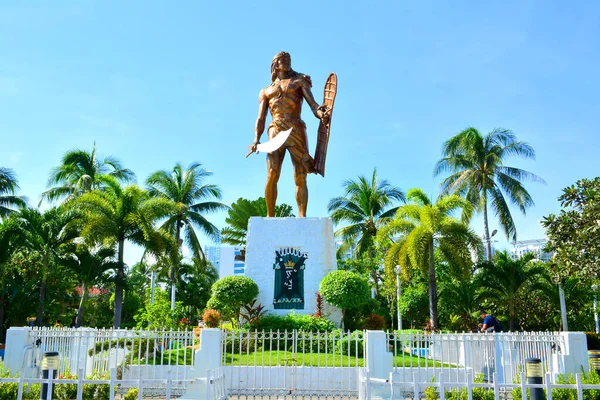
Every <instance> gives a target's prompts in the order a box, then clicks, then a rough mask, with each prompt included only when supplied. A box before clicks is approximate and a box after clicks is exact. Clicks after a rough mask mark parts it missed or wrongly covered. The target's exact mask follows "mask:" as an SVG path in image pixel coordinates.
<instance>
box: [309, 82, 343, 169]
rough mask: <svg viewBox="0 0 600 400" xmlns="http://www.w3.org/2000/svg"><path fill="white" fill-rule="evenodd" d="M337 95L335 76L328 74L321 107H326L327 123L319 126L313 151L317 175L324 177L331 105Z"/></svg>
mask: <svg viewBox="0 0 600 400" xmlns="http://www.w3.org/2000/svg"><path fill="white" fill-rule="evenodd" d="M336 94H337V75H336V74H334V73H333V72H332V73H331V74H329V77H328V78H327V82H325V90H324V99H323V106H325V107H326V109H327V112H328V113H329V121H328V122H327V123H326V124H324V123H323V122H321V123H320V124H319V130H318V135H317V148H316V150H315V157H314V160H315V169H316V171H317V173H318V174H321V176H325V159H326V157H327V145H328V144H329V132H330V129H331V115H332V113H333V104H334V103H335V95H336Z"/></svg>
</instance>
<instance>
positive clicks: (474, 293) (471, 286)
mask: <svg viewBox="0 0 600 400" xmlns="http://www.w3.org/2000/svg"><path fill="white" fill-rule="evenodd" d="M480 293H481V290H480V287H479V285H478V283H477V282H476V281H475V280H474V279H472V278H471V277H469V278H466V279H457V278H449V280H447V281H445V282H443V283H442V284H440V300H441V301H443V302H444V304H445V305H446V308H447V309H448V310H449V311H450V312H451V313H452V314H455V315H458V316H460V319H461V321H462V324H461V325H462V328H463V329H466V330H470V329H472V328H473V327H474V326H476V321H475V318H474V314H475V313H477V311H478V309H479V308H480V306H481V303H480V297H481V296H480Z"/></svg>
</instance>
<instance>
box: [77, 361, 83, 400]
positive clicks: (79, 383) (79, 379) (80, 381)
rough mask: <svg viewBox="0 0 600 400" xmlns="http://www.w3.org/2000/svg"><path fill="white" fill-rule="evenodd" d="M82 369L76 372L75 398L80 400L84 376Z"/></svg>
mask: <svg viewBox="0 0 600 400" xmlns="http://www.w3.org/2000/svg"><path fill="white" fill-rule="evenodd" d="M84 371H85V370H84V369H81V368H80V369H79V373H78V374H77V400H81V399H82V398H83V377H84V374H85V372H84Z"/></svg>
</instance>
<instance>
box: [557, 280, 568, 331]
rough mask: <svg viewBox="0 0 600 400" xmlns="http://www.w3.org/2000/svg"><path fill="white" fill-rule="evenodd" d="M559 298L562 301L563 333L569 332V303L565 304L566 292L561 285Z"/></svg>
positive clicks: (559, 286)
mask: <svg viewBox="0 0 600 400" xmlns="http://www.w3.org/2000/svg"><path fill="white" fill-rule="evenodd" d="M558 296H559V301H560V318H561V320H562V329H563V332H568V331H569V324H568V323H567V303H566V302H565V291H564V290H563V287H562V284H560V283H559V284H558Z"/></svg>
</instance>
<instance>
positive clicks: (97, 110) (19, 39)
mask: <svg viewBox="0 0 600 400" xmlns="http://www.w3.org/2000/svg"><path fill="white" fill-rule="evenodd" d="M0 49H2V53H1V56H0V59H1V62H0V135H1V136H0V137H1V142H0V143H1V144H0V165H1V166H5V167H10V168H13V169H14V170H15V172H16V173H17V175H18V178H19V182H20V186H21V194H24V195H26V196H28V197H29V198H30V199H31V203H32V204H34V205H35V204H37V202H38V199H39V195H40V193H41V192H42V191H43V190H44V189H45V183H46V180H47V177H48V173H49V171H50V169H51V168H52V167H54V166H56V165H58V163H59V160H60V158H61V156H62V155H63V154H64V153H65V152H66V151H67V150H69V149H72V148H75V147H79V148H83V149H87V150H91V148H92V145H93V143H94V141H95V142H96V144H97V147H98V152H99V153H100V154H103V155H114V156H116V157H118V158H119V159H120V160H121V161H122V162H123V164H124V165H125V166H126V167H128V168H130V169H132V170H134V171H135V173H136V174H137V176H138V182H139V183H141V184H143V182H144V180H145V179H146V177H147V176H148V175H149V174H150V173H151V172H153V171H155V170H158V169H171V168H172V167H173V165H174V164H175V163H176V162H181V163H183V164H186V165H187V164H189V163H190V162H193V161H199V162H201V163H202V164H203V165H204V166H205V167H206V168H207V169H209V170H211V171H213V172H214V176H213V177H212V178H211V179H210V182H213V183H216V184H218V185H219V186H220V187H221V189H222V190H223V194H224V196H223V201H224V202H225V203H227V204H231V203H232V202H233V201H235V200H236V199H237V198H239V197H246V198H251V199H252V198H257V197H259V196H262V195H263V190H264V189H263V188H264V182H265V177H266V163H265V157H264V155H262V154H261V155H259V156H256V155H254V156H252V157H249V158H248V159H245V158H244V154H245V152H246V150H247V149H246V146H247V145H248V144H250V143H251V142H252V139H253V128H254V123H255V120H256V115H257V107H258V92H259V90H260V89H261V88H263V87H264V86H266V85H268V84H269V83H270V72H269V66H270V62H271V58H272V57H273V55H274V54H275V53H277V52H279V51H281V50H285V51H288V52H290V53H291V55H292V66H293V68H294V69H295V70H297V71H300V72H303V73H306V74H308V75H310V76H311V77H312V80H313V84H314V88H313V89H314V94H315V97H316V99H317V101H319V102H320V101H321V99H322V87H323V84H324V81H325V79H326V77H327V75H328V74H329V73H330V72H332V71H333V72H336V73H337V75H338V79H339V91H338V97H337V100H336V109H335V112H334V115H333V122H332V136H331V140H330V147H329V152H328V159H327V170H326V177H325V178H321V177H320V176H315V175H310V176H309V191H310V195H309V196H310V197H309V205H308V215H309V216H326V215H327V203H328V201H329V199H331V198H332V197H334V196H338V195H340V194H341V184H342V182H343V181H344V180H345V179H354V178H356V177H357V176H359V175H367V176H369V175H371V173H372V171H373V168H375V167H376V168H377V170H378V174H379V176H380V177H382V178H386V179H388V180H389V181H391V183H393V184H394V185H397V186H399V187H401V188H402V189H404V190H408V189H410V188H413V187H420V188H423V189H424V190H425V191H427V192H428V193H430V194H431V195H433V196H435V195H437V193H438V187H439V182H440V179H434V178H433V177H432V170H433V165H434V163H435V162H436V161H437V159H438V158H439V157H440V151H441V145H442V143H443V142H444V141H445V140H447V139H448V138H449V137H451V136H452V135H453V134H455V133H457V132H459V131H460V130H462V129H464V128H466V127H467V126H469V125H472V126H474V127H476V128H478V129H479V130H481V131H483V132H487V131H489V130H491V129H493V128H494V127H503V128H508V129H511V130H513V131H514V132H515V133H516V135H517V136H518V138H519V139H521V140H524V141H527V142H529V143H530V144H531V145H532V146H533V147H534V148H535V149H536V151H537V160H536V161H520V160H516V161H510V164H512V165H515V166H518V167H522V168H525V169H527V170H529V171H532V172H534V173H536V174H538V175H540V176H541V177H543V178H544V179H545V180H546V181H547V185H540V184H530V185H529V186H528V187H529V188H530V193H531V194H532V196H533V198H534V200H535V202H536V206H535V207H534V208H532V209H530V210H529V211H528V213H527V216H522V215H520V214H519V213H518V212H517V210H515V211H514V216H515V219H516V223H517V229H518V232H519V237H520V239H534V238H540V237H543V235H544V233H543V229H542V228H541V226H540V225H539V223H538V221H539V220H540V219H541V218H542V216H544V215H547V214H548V213H551V212H555V211H557V210H558V203H557V200H556V198H557V197H558V196H559V195H560V192H561V189H562V188H563V187H565V186H567V185H570V184H572V183H574V182H575V181H576V180H577V179H579V178H583V177H593V176H597V175H599V172H600V171H599V170H600V168H599V167H600V161H599V155H598V149H599V148H600V139H599V137H600V135H599V134H598V122H597V118H598V116H599V114H600V113H599V110H600V100H599V95H598V94H599V93H600V80H599V77H598V76H599V75H598V71H600V4H599V3H597V2H593V1H587V2H586V1H580V2H572V3H567V2H561V1H506V2H501V3H498V2H496V3H493V4H492V3H490V2H466V1H453V2H429V1H419V2H395V1H390V2H382V1H375V2H370V4H368V3H367V2H348V1H329V2H311V1H302V2H266V1H260V2H241V1H240V2H230V1H229V2H196V1H178V2H157V1H143V2H142V1H128V2H116V1H78V2H70V1H45V2H44V1H35V2H33V1H31V2H8V1H6V2H2V3H1V4H0ZM303 116H304V119H305V121H306V123H307V125H308V135H309V142H310V145H311V149H313V148H314V144H315V142H316V128H317V121H316V119H315V118H314V117H313V116H312V114H311V113H310V112H309V110H308V109H307V108H306V107H305V112H304V114H303ZM279 193H280V196H279V202H286V203H288V204H292V205H294V206H295V200H294V186H293V178H292V166H291V161H290V159H289V157H287V159H286V162H285V164H284V167H283V172H282V176H281V180H280V186H279ZM224 220H225V214H224V213H221V214H215V215H214V216H212V217H211V221H213V222H214V223H215V224H216V225H217V226H219V227H222V226H223V225H224ZM491 227H492V228H495V227H497V223H496V222H495V220H492V222H491ZM473 228H474V229H476V230H477V231H478V232H481V230H482V223H481V219H475V220H474V221H473ZM499 236H500V235H499ZM498 239H499V243H498V244H497V245H498V246H499V247H505V246H508V244H507V241H506V239H505V238H503V237H501V236H500V237H498ZM136 257H137V252H136V251H135V250H134V251H130V252H129V253H128V254H126V259H128V261H129V262H134V261H135V258H136Z"/></svg>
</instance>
